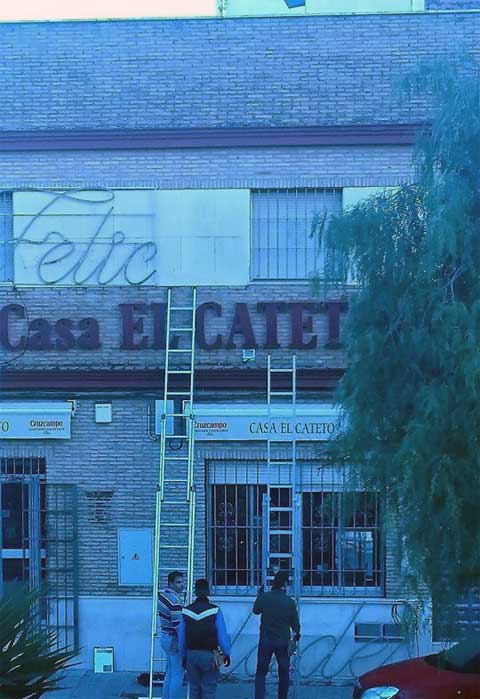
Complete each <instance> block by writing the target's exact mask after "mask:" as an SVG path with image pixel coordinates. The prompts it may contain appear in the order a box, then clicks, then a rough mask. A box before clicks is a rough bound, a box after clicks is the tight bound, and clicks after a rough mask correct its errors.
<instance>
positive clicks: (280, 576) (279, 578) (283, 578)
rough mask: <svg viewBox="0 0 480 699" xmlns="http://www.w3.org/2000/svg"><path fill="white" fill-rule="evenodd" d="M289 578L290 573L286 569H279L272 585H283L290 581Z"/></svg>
mask: <svg viewBox="0 0 480 699" xmlns="http://www.w3.org/2000/svg"><path fill="white" fill-rule="evenodd" d="M289 578H290V575H289V574H288V572H287V571H286V570H279V571H277V572H276V573H275V577H274V578H273V581H272V587H283V586H284V585H285V584H286V583H288V580H289Z"/></svg>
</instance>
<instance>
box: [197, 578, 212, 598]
mask: <svg viewBox="0 0 480 699" xmlns="http://www.w3.org/2000/svg"><path fill="white" fill-rule="evenodd" d="M195 594H196V595H197V596H198V597H207V596H208V595H209V594H210V585H209V582H208V580H206V579H205V578H199V579H198V580H196V581H195Z"/></svg>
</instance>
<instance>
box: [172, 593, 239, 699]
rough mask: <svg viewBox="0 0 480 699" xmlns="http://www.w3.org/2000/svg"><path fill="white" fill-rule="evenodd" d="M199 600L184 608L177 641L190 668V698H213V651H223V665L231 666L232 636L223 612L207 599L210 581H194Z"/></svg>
mask: <svg viewBox="0 0 480 699" xmlns="http://www.w3.org/2000/svg"><path fill="white" fill-rule="evenodd" d="M195 594H196V599H195V601H194V602H192V604H190V605H189V606H188V607H185V608H184V609H183V610H182V619H181V621H180V626H179V629H178V644H179V650H180V653H181V655H182V664H183V666H184V668H185V669H186V671H187V677H188V683H189V685H190V699H214V697H215V690H216V688H217V681H218V670H219V668H218V667H217V665H216V662H215V657H214V653H213V651H216V650H217V649H218V648H220V650H221V651H222V652H223V655H224V661H223V662H224V665H225V667H228V666H229V665H230V638H229V636H228V633H227V630H226V628H225V622H224V620H223V615H222V612H221V610H220V608H219V607H217V605H216V604H212V602H210V600H209V599H208V595H209V594H210V589H209V585H208V580H204V579H200V580H197V581H196V583H195Z"/></svg>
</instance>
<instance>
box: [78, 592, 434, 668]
mask: <svg viewBox="0 0 480 699" xmlns="http://www.w3.org/2000/svg"><path fill="white" fill-rule="evenodd" d="M212 599H213V601H215V602H216V603H218V604H220V606H221V608H222V610H223V613H224V616H225V621H226V625H227V629H228V632H229V634H230V636H231V637H232V639H233V640H234V644H233V648H232V667H231V671H232V672H235V674H238V675H241V676H249V677H253V675H254V673H255V664H256V648H257V642H258V629H259V619H258V617H256V616H254V615H253V614H251V609H252V605H253V601H254V598H253V597H237V598H232V597H213V598H212ZM150 604H151V602H150V599H148V598H133V597H121V598H120V597H109V598H105V597H102V598H100V597H96V598H93V597H90V598H87V597H82V598H80V601H79V617H80V630H79V631H80V645H81V646H82V651H81V654H80V658H79V660H80V662H81V663H82V664H83V667H87V668H92V664H93V648H94V646H113V647H114V649H115V670H131V671H139V672H140V671H145V670H146V669H147V667H148V653H149V633H150ZM300 609H301V613H300V616H301V624H302V642H301V651H302V655H301V661H300V671H301V674H302V676H303V677H304V678H307V677H315V678H317V679H323V680H325V679H332V681H333V682H336V681H337V682H338V681H341V680H343V681H346V680H351V679H352V677H353V676H358V675H360V674H362V673H363V672H365V671H366V670H368V669H370V668H373V667H376V666H378V665H380V664H383V663H386V662H393V661H395V660H401V659H404V658H407V657H409V656H411V655H413V654H415V650H414V648H411V647H408V645H406V644H403V645H400V644H395V643H390V642H385V643H371V642H369V643H363V642H358V641H355V640H354V624H355V622H377V623H378V622H381V623H388V622H391V610H392V602H391V601H387V600H373V599H341V600H339V599H333V598H325V599H319V598H316V599H312V600H308V599H303V600H302V602H301V607H300ZM239 632H240V633H239ZM430 649H431V642H430V635H429V632H428V630H427V631H424V632H423V635H422V636H421V637H420V639H419V650H420V654H421V655H422V654H426V653H428V652H430Z"/></svg>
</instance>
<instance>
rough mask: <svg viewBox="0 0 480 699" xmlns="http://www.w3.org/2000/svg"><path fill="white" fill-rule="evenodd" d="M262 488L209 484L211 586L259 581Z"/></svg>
mask: <svg viewBox="0 0 480 699" xmlns="http://www.w3.org/2000/svg"><path fill="white" fill-rule="evenodd" d="M266 491H267V486H266V485H234V484H228V485H213V486H212V491H211V496H212V498H211V499H212V503H211V507H212V512H211V525H210V530H211V542H212V544H211V551H212V561H211V563H212V566H211V576H212V582H213V585H214V586H215V587H220V586H222V587H235V588H246V589H248V588H254V587H256V586H258V585H261V582H262V541H263V532H262V499H263V495H264V493H266Z"/></svg>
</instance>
